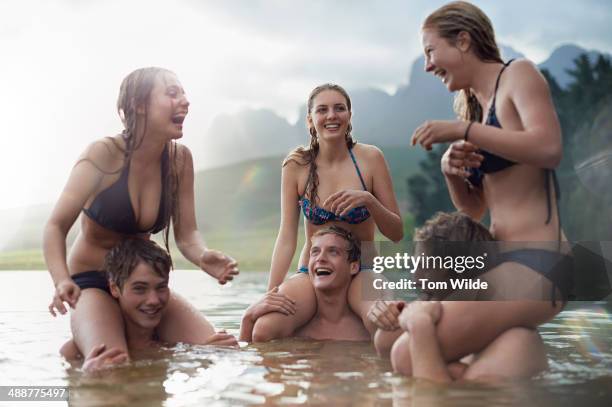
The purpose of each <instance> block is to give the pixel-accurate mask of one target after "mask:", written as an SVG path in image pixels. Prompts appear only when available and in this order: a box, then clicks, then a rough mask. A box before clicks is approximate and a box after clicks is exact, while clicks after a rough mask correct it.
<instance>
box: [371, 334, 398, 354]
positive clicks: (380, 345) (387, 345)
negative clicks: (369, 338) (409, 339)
mask: <svg viewBox="0 0 612 407" xmlns="http://www.w3.org/2000/svg"><path fill="white" fill-rule="evenodd" d="M403 333H404V331H402V330H401V329H396V330H394V331H383V330H382V329H378V330H377V331H376V334H375V335H374V347H375V348H376V352H377V353H378V356H380V357H383V358H388V357H389V356H390V353H391V347H392V346H393V344H394V343H395V341H396V340H397V338H399V337H400V336H401V334H403Z"/></svg>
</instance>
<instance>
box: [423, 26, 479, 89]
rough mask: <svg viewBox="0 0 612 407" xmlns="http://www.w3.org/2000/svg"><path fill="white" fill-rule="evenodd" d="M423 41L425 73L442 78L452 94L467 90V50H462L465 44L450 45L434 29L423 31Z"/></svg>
mask: <svg viewBox="0 0 612 407" xmlns="http://www.w3.org/2000/svg"><path fill="white" fill-rule="evenodd" d="M422 41H423V51H424V52H425V71H427V72H429V73H432V74H433V75H435V76H436V77H438V78H440V80H441V81H442V83H444V85H446V88H447V89H448V90H449V91H451V92H454V91H457V90H460V89H464V88H467V87H468V83H467V82H466V75H465V73H466V72H465V64H464V58H463V57H464V52H466V51H467V49H466V50H465V51H464V50H462V47H465V44H463V43H459V42H458V43H457V44H451V43H449V41H448V40H446V39H445V38H442V37H440V36H439V34H438V32H437V30H436V29H434V28H424V29H423V31H422ZM467 48H469V45H468V46H467Z"/></svg>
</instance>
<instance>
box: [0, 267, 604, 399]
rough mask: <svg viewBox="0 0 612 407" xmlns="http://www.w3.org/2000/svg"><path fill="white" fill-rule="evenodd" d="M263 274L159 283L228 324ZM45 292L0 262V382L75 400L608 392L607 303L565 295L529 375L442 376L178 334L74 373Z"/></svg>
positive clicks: (313, 345) (287, 343)
mask: <svg viewBox="0 0 612 407" xmlns="http://www.w3.org/2000/svg"><path fill="white" fill-rule="evenodd" d="M265 281H266V278H265V275H263V274H260V273H244V274H242V275H241V276H240V279H239V280H238V282H236V283H234V284H233V286H231V287H219V286H217V285H216V284H214V282H213V281H212V280H211V279H210V278H208V277H207V276H205V275H204V274H203V273H199V272H196V271H185V272H175V274H173V276H172V284H171V285H172V286H173V288H175V289H176V290H177V291H178V292H179V293H181V294H183V295H184V296H186V297H187V298H188V299H189V301H191V302H192V303H194V304H196V305H197V306H198V308H200V309H201V310H203V311H205V313H206V315H207V316H208V318H209V319H210V320H211V321H212V322H213V323H214V324H215V325H216V326H217V327H218V328H225V329H226V330H228V331H229V332H231V333H234V334H236V335H237V334H238V329H239V321H240V318H241V315H242V311H243V310H244V309H245V308H246V306H247V305H248V304H249V303H251V302H252V301H253V300H255V299H256V298H258V297H259V296H260V295H261V294H262V293H263V292H264V290H265ZM50 294H51V282H50V279H49V277H48V276H47V274H46V273H43V272H0V298H2V302H1V303H0V343H2V345H3V346H2V347H0V371H1V372H2V381H1V382H0V385H10V384H13V385H61V386H70V388H71V402H70V405H75V406H81V405H83V406H102V405H113V406H128V405H129V406H189V405H193V406H202V405H206V406H235V405H300V404H315V405H330V406H331V405H333V406H342V405H346V406H349V405H394V406H410V405H453V406H456V405H459V406H461V405H465V406H474V405H477V406H478V405H480V406H489V405H533V404H537V405H550V406H553V405H554V406H557V405H575V404H577V403H581V404H584V405H585V406H586V405H589V406H590V405H606V404H607V405H610V402H611V398H612V396H611V390H610V389H611V388H612V357H611V356H612V355H611V347H610V345H611V343H612V321H611V317H610V309H611V308H610V306H609V305H605V306H603V305H591V304H584V303H582V304H572V305H571V306H570V307H568V310H567V311H564V312H563V313H561V314H560V315H559V316H558V317H557V318H555V319H554V320H553V321H552V322H550V323H548V324H546V325H543V326H542V327H541V329H540V333H541V335H542V338H543V339H544V342H545V343H546V345H547V349H548V352H549V362H550V369H549V371H547V372H545V373H543V374H542V375H540V376H539V377H537V378H536V379H534V380H531V381H522V382H503V383H492V384H486V385H485V384H478V383H467V384H466V383H462V384H461V383H460V384H452V385H444V386H442V385H436V384H432V383H429V382H425V381H418V380H412V379H406V378H402V377H398V376H395V375H393V374H392V373H390V370H391V366H390V364H389V362H388V361H385V360H381V359H380V358H378V357H377V356H376V354H375V352H374V350H373V348H372V347H371V345H370V344H368V343H350V342H323V341H308V340H297V339H291V340H284V341H277V342H272V343H267V344H260V345H249V346H246V345H245V346H243V347H242V349H231V348H214V347H207V346H188V345H182V344H181V345H177V346H174V347H172V348H169V349H161V350H159V351H155V352H154V355H151V356H150V357H147V358H146V359H144V360H138V361H135V362H133V363H132V364H131V365H129V366H126V367H122V368H118V369H114V370H112V371H108V372H105V373H104V374H103V375H101V376H99V377H83V375H82V374H81V372H80V371H79V370H78V369H76V368H72V367H70V365H68V364H67V363H66V362H64V361H63V360H62V359H61V358H60V357H59V356H58V355H57V349H58V348H59V346H60V345H61V344H62V343H63V342H64V341H65V340H66V339H67V338H68V337H69V330H70V327H69V322H68V318H67V317H63V318H59V319H53V318H52V317H50V316H49V315H48V314H47V312H46V311H45V310H46V306H47V301H48V299H49V298H50ZM578 305H580V307H578ZM27 404H28V403H23V404H20V405H23V406H25V405H27ZM53 405H55V406H60V405H62V403H59V402H56V403H53Z"/></svg>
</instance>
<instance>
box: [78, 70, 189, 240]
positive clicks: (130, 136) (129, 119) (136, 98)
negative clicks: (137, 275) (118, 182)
mask: <svg viewBox="0 0 612 407" xmlns="http://www.w3.org/2000/svg"><path fill="white" fill-rule="evenodd" d="M160 75H161V76H164V75H174V73H173V72H172V71H169V70H167V69H164V68H158V67H148V68H140V69H136V70H135V71H133V72H131V73H130V74H129V75H128V76H126V77H125V78H124V79H123V81H122V82H121V86H120V87H119V97H118V98H117V113H118V114H119V117H120V118H121V122H122V123H123V130H122V131H121V137H122V138H123V140H124V142H125V147H123V146H121V145H120V144H119V143H117V141H116V140H115V139H114V138H112V137H109V139H110V141H111V142H112V143H113V145H114V146H115V147H116V148H118V149H119V150H120V151H122V152H123V153H124V160H123V165H122V166H121V167H120V168H119V169H117V170H115V171H106V170H104V169H102V168H100V167H99V166H98V165H97V164H96V163H95V162H94V161H93V160H91V159H90V158H87V157H86V158H83V159H81V160H79V161H77V164H78V163H79V162H81V161H88V162H90V163H92V164H93V165H94V166H95V167H96V168H97V169H98V170H99V171H101V172H102V173H104V174H116V173H118V172H120V171H123V169H125V167H126V166H128V165H129V164H130V160H131V158H132V155H133V154H134V151H135V150H137V149H138V147H140V145H141V144H142V141H143V140H144V137H145V135H146V132H147V128H146V123H147V116H148V107H149V103H150V100H151V92H152V91H153V88H154V87H155V82H156V80H157V78H158V77H159V76H160ZM138 108H143V109H144V113H143V115H144V120H143V123H144V126H143V128H139V126H138V120H137V119H138V114H137V110H138ZM104 145H105V147H106V148H108V146H107V145H106V144H104ZM167 149H168V154H169V157H170V158H171V160H170V165H169V171H167V172H166V174H165V177H164V179H163V180H162V182H163V185H162V191H163V196H162V197H161V199H162V202H165V203H166V205H161V204H160V210H161V209H162V208H163V209H164V213H163V215H162V218H163V220H164V225H165V226H164V230H163V240H164V245H165V247H166V250H167V251H168V252H169V251H170V249H169V235H170V223H171V219H174V220H175V222H176V221H178V216H179V214H178V210H177V208H178V199H179V198H178V188H179V178H178V173H179V170H178V169H177V159H178V157H177V148H176V143H175V142H174V141H171V142H168V143H167ZM109 151H110V150H109Z"/></svg>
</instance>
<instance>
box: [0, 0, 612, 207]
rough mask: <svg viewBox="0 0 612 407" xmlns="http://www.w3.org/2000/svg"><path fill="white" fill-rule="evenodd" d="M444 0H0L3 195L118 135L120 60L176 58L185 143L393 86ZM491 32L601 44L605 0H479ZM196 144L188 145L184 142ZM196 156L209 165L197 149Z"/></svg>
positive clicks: (529, 43) (503, 37) (539, 51)
mask: <svg viewBox="0 0 612 407" xmlns="http://www.w3.org/2000/svg"><path fill="white" fill-rule="evenodd" d="M443 3H444V2H441V1H434V2H429V1H424V0H417V1H410V2H408V1H401V0H390V1H384V0H376V1H365V0H361V1H359V0H358V1H348V0H341V1H321V0H311V1H307V2H293V1H280V0H270V1H263V0H259V1H257V0H256V1H248V0H239V1H230V2H212V1H211V2H208V1H207V2H201V1H197V0H183V1H175V2H165V1H157V0H148V1H145V0H138V1H120V0H108V1H101V0H95V1H87V2H85V1H74V0H73V1H60V0H48V1H47V0H38V1H34V0H32V1H19V0H13V1H4V2H0V49H2V50H3V63H2V64H0V78H1V79H0V81H2V82H1V85H2V89H3V91H4V93H5V97H4V98H3V99H2V100H1V101H0V111H1V112H2V115H3V118H6V119H5V120H4V121H3V126H4V127H3V134H6V135H8V137H7V138H8V143H7V144H8V145H7V149H8V150H7V151H10V152H11V153H10V154H9V156H8V157H7V158H6V159H4V160H3V162H2V163H0V171H1V172H2V173H3V174H12V173H16V172H18V173H19V177H11V179H9V180H8V181H7V182H8V186H7V188H8V190H9V191H11V194H9V195H11V196H12V197H10V198H8V199H4V200H3V202H2V203H1V204H0V207H7V206H16V205H22V204H24V203H27V202H40V201H43V202H45V201H51V200H54V199H56V197H57V195H58V194H59V193H60V191H61V186H62V185H63V183H64V182H65V180H66V179H67V175H68V172H69V171H70V168H71V167H72V165H73V163H74V162H75V161H76V158H77V157H78V155H79V153H80V152H81V151H82V150H83V149H84V147H85V146H86V145H87V144H89V143H90V142H92V141H93V140H95V139H97V138H100V137H103V136H108V135H112V134H115V133H116V132H118V131H119V130H120V122H119V120H118V118H117V115H116V112H115V98H116V95H117V93H118V88H119V84H120V81H121V79H122V78H123V77H124V76H125V75H126V74H128V73H129V72H130V71H131V70H133V69H135V68H138V67H142V66H150V65H158V66H163V67H167V68H169V69H171V70H174V71H175V72H176V73H177V74H178V76H179V79H180V80H181V81H182V82H183V85H184V87H185V89H186V91H187V93H188V97H189V98H190V101H191V108H190V110H191V111H190V115H189V116H188V118H187V121H186V122H185V134H186V136H185V138H184V142H185V143H186V144H187V145H190V146H198V147H197V148H203V147H199V146H201V145H202V142H204V143H214V142H215V141H214V140H202V138H203V136H204V134H206V130H207V129H208V127H209V126H210V124H211V123H212V120H213V118H214V117H215V116H216V115H218V114H221V113H235V112H237V111H240V110H243V109H247V108H251V109H258V108H268V109H271V110H272V111H274V112H275V113H276V114H278V115H280V116H282V117H284V118H287V119H289V120H290V121H295V120H297V119H298V118H299V117H298V109H299V106H300V105H302V104H303V103H304V100H305V98H306V97H307V94H308V93H309V91H310V90H311V89H312V88H313V87H314V86H315V85H317V84H319V83H321V82H328V81H335V82H338V83H340V84H342V85H344V86H345V87H347V88H349V89H359V88H377V89H382V90H385V91H387V92H389V93H393V92H394V91H395V89H397V88H398V87H399V86H401V85H403V84H405V83H406V82H407V80H408V78H409V73H410V72H409V70H410V67H411V64H412V62H413V60H414V59H415V58H416V57H417V56H418V55H420V53H421V46H420V39H419V27H420V24H421V21H422V20H423V18H424V17H425V16H426V15H427V14H428V13H429V12H431V11H432V10H433V9H435V8H436V7H438V6H439V5H441V4H443ZM476 4H478V5H479V6H481V7H482V8H483V9H484V10H485V12H486V13H488V14H489V15H490V17H491V19H492V20H493V23H494V25H495V27H496V29H497V35H498V39H499V40H500V42H503V43H506V44H508V45H511V46H513V47H514V48H515V49H516V50H517V51H520V52H523V53H525V54H526V55H527V56H528V57H531V58H534V59H536V62H540V61H541V60H542V59H544V58H545V57H547V56H548V53H549V52H550V51H552V49H553V48H554V46H556V45H558V44H560V43H564V42H570V41H571V42H577V43H578V44H579V45H581V46H583V47H585V48H587V49H593V48H596V49H599V50H602V51H608V52H611V51H612V45H611V41H612V36H611V35H610V29H609V28H608V24H607V21H605V20H606V19H607V18H608V17H609V16H610V10H611V9H612V6H610V5H609V3H608V2H605V1H597V0H591V1H584V2H581V3H580V4H578V3H575V2H565V3H559V2H554V1H537V2H533V1H529V2H528V1H525V0H521V1H514V2H493V1H478V2H476ZM194 153H195V155H196V156H197V152H194ZM196 166H197V167H203V166H206V163H205V162H196Z"/></svg>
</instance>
